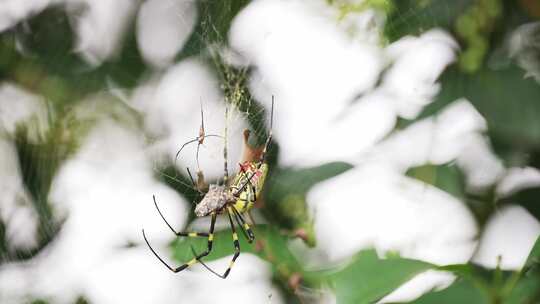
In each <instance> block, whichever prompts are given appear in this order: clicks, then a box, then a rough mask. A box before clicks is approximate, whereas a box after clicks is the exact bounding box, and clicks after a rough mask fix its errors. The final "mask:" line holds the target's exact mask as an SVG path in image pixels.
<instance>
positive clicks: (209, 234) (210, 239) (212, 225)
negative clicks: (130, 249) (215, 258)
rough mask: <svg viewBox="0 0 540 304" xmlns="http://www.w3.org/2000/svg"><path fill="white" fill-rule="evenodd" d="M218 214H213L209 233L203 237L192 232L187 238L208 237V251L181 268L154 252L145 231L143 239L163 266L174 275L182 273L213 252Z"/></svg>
mask: <svg viewBox="0 0 540 304" xmlns="http://www.w3.org/2000/svg"><path fill="white" fill-rule="evenodd" d="M216 215H217V214H216V213H215V212H213V213H212V222H211V224H210V231H209V232H208V233H204V235H202V234H201V233H197V232H190V233H189V234H188V235H187V236H189V237H197V236H206V237H208V244H207V249H206V251H204V252H203V253H201V254H199V255H197V256H195V257H194V258H193V259H191V260H190V261H189V262H187V263H184V264H182V265H180V266H179V267H176V268H174V267H172V266H170V265H169V264H167V262H165V261H164V260H163V259H162V258H161V257H160V256H159V255H158V254H157V252H156V251H155V250H154V248H152V246H151V245H150V242H148V239H147V238H146V234H145V233H144V229H143V230H142V233H143V238H144V241H145V242H146V245H148V248H150V251H152V253H153V254H154V255H155V256H156V258H157V259H158V260H159V261H161V263H163V265H165V266H166V267H167V268H169V270H170V271H172V272H174V273H177V272H180V271H182V270H184V269H186V268H188V267H189V266H192V265H194V264H196V263H197V262H198V261H199V259H200V258H202V257H204V256H207V255H208V254H209V253H210V251H212V243H213V241H214V225H215V223H216Z"/></svg>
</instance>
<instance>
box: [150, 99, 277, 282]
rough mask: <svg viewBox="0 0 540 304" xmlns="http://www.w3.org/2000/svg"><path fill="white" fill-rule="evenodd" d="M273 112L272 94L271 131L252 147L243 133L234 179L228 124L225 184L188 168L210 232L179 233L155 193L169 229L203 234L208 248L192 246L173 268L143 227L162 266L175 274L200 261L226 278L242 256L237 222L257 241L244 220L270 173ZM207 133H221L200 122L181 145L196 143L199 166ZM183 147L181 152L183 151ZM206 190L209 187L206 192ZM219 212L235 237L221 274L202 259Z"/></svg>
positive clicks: (199, 212) (198, 208) (199, 214)
mask: <svg viewBox="0 0 540 304" xmlns="http://www.w3.org/2000/svg"><path fill="white" fill-rule="evenodd" d="M273 114H274V96H272V108H271V112H270V132H269V134H268V137H267V139H266V141H265V143H264V145H263V146H262V147H259V148H253V147H251V146H250V145H249V144H248V139H249V135H250V131H249V130H247V129H246V130H244V132H243V136H244V155H243V157H242V161H241V163H240V164H239V170H238V173H236V175H235V176H234V178H233V179H232V181H231V182H229V173H228V170H227V141H226V138H227V127H225V136H224V139H225V144H224V148H223V156H224V176H223V183H221V184H220V183H216V184H211V185H208V184H207V183H206V182H205V181H204V176H203V174H202V171H201V170H200V168H198V172H197V183H195V181H194V180H193V177H192V176H191V172H190V171H189V168H188V169H187V171H188V174H189V176H190V178H191V182H192V183H193V185H194V186H195V188H196V189H197V191H199V193H201V194H204V197H203V198H202V200H201V201H200V202H199V203H198V204H197V205H196V206H195V215H196V216H197V217H206V216H210V217H211V221H210V229H209V231H208V232H177V231H176V230H175V229H174V228H173V227H172V226H171V225H170V224H169V223H168V222H167V220H166V219H165V217H164V216H163V214H162V213H161V211H160V210H159V207H158V204H157V201H156V197H155V196H153V200H154V205H155V207H156V209H157V211H158V213H159V215H160V216H161V218H162V219H163V221H165V224H167V226H168V227H169V229H170V230H171V231H172V232H173V233H174V234H176V236H179V237H180V236H182V237H190V238H192V237H193V238H194V237H203V238H206V239H207V248H206V250H205V251H204V252H202V253H200V254H197V253H196V252H195V249H194V248H193V246H192V247H191V250H192V252H193V255H194V257H193V258H192V259H191V260H190V261H188V262H186V263H184V264H182V265H180V266H179V267H172V266H170V265H169V264H168V263H167V262H165V261H164V260H163V259H162V258H161V257H160V256H159V255H158V254H157V252H156V251H155V250H154V249H153V248H152V246H151V245H150V243H149V242H148V239H147V238H146V235H145V233H144V229H143V230H142V233H143V237H144V240H145V242H146V244H147V245H148V248H150V250H151V251H152V253H153V254H154V255H155V256H156V257H157V258H158V260H159V261H161V263H163V265H165V266H166V267H167V268H168V269H169V270H170V271H172V272H174V273H178V272H180V271H182V270H184V269H187V268H188V267H190V266H192V265H194V264H196V263H197V262H199V263H201V264H202V265H203V266H204V267H205V268H206V269H208V270H209V271H211V272H212V273H213V274H215V275H217V276H219V277H220V278H223V279H225V278H227V276H228V275H229V273H230V271H231V269H232V267H233V266H234V263H235V261H236V259H237V258H238V257H239V256H240V243H239V241H238V235H237V234H236V228H235V223H234V221H235V222H236V224H237V225H238V227H239V228H240V230H241V231H242V233H243V234H244V236H245V237H246V239H247V241H248V242H249V243H252V242H253V241H254V240H255V235H254V233H253V231H252V230H251V227H250V225H249V224H248V223H247V222H246V220H245V219H244V215H245V214H248V215H250V214H249V213H248V212H249V211H250V210H251V208H252V207H253V205H254V204H255V202H256V201H257V197H258V196H259V194H260V193H261V190H262V188H263V185H264V180H265V178H266V174H267V172H268V164H267V163H266V152H267V150H268V146H269V145H270V142H271V140H272V123H273ZM227 115H228V108H226V110H225V116H226V117H227ZM201 119H203V116H202V109H201ZM208 136H218V137H220V136H219V135H205V133H204V123H203V122H201V128H200V131H199V136H198V137H197V138H195V139H193V140H191V141H189V142H187V143H185V144H184V145H182V148H183V147H185V146H186V145H187V144H190V143H194V142H197V143H198V144H197V165H198V151H199V146H200V145H202V144H203V141H204V139H205V138H206V137H208ZM182 148H181V149H180V151H181V150H182ZM180 151H178V153H177V154H176V156H178V155H179V154H180ZM205 190H207V191H206V192H205ZM219 214H226V215H227V217H228V219H229V224H230V226H231V231H232V240H233V246H234V255H233V257H232V260H231V262H230V264H229V266H228V268H227V269H226V270H225V272H224V273H223V274H219V273H217V272H216V271H214V270H212V269H211V268H210V267H208V266H207V265H206V264H205V263H204V262H203V261H202V260H201V259H202V258H204V257H205V256H207V255H209V254H210V252H211V251H212V243H213V241H214V226H215V223H216V218H217V216H218V215H219Z"/></svg>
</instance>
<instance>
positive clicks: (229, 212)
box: [192, 206, 240, 279]
mask: <svg viewBox="0 0 540 304" xmlns="http://www.w3.org/2000/svg"><path fill="white" fill-rule="evenodd" d="M231 208H232V207H230V206H228V207H227V216H228V217H229V223H230V225H231V230H232V238H233V244H234V255H233V258H232V260H231V263H230V264H229V267H227V270H225V272H224V273H223V274H219V273H217V272H216V271H214V270H213V269H212V268H210V267H209V266H208V265H206V264H205V263H204V262H203V261H200V260H199V263H201V265H203V266H204V267H205V268H206V269H207V270H208V271H210V272H212V273H213V274H215V275H216V276H218V277H220V278H222V279H225V278H227V276H229V273H230V272H231V269H232V267H233V266H234V262H235V261H236V259H237V258H238V257H239V256H240V242H239V241H238V234H236V229H235V228H234V223H233V219H232V217H233V215H234V213H233V212H234V211H233V210H232V209H231ZM192 250H193V248H192ZM193 253H194V254H196V252H193Z"/></svg>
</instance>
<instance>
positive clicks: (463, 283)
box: [410, 279, 490, 304]
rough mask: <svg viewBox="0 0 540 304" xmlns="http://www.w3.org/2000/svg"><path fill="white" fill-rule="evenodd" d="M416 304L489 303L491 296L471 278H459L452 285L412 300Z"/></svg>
mask: <svg viewBox="0 0 540 304" xmlns="http://www.w3.org/2000/svg"><path fill="white" fill-rule="evenodd" d="M410 303H414V304H456V303H471V304H484V303H485V304H488V303H490V302H489V297H488V296H487V295H486V294H485V293H484V292H482V291H481V290H480V289H478V288H476V287H475V286H474V284H473V283H472V282H471V280H465V279H458V281H457V282H455V283H454V284H452V285H451V286H450V287H448V288H446V289H443V290H441V291H434V292H430V293H427V294H425V295H423V296H421V297H420V298H418V299H416V300H415V301H412V302H410Z"/></svg>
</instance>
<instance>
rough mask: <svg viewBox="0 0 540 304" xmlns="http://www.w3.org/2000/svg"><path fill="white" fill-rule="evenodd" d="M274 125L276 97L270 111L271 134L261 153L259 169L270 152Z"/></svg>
mask: <svg viewBox="0 0 540 304" xmlns="http://www.w3.org/2000/svg"><path fill="white" fill-rule="evenodd" d="M273 124H274V95H272V108H271V110H270V132H269V133H268V137H267V138H266V142H265V143H264V148H263V151H262V153H261V158H260V161H259V167H260V166H261V165H262V164H263V163H264V161H265V159H266V152H267V150H268V146H269V145H270V142H271V141H272V129H273Z"/></svg>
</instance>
